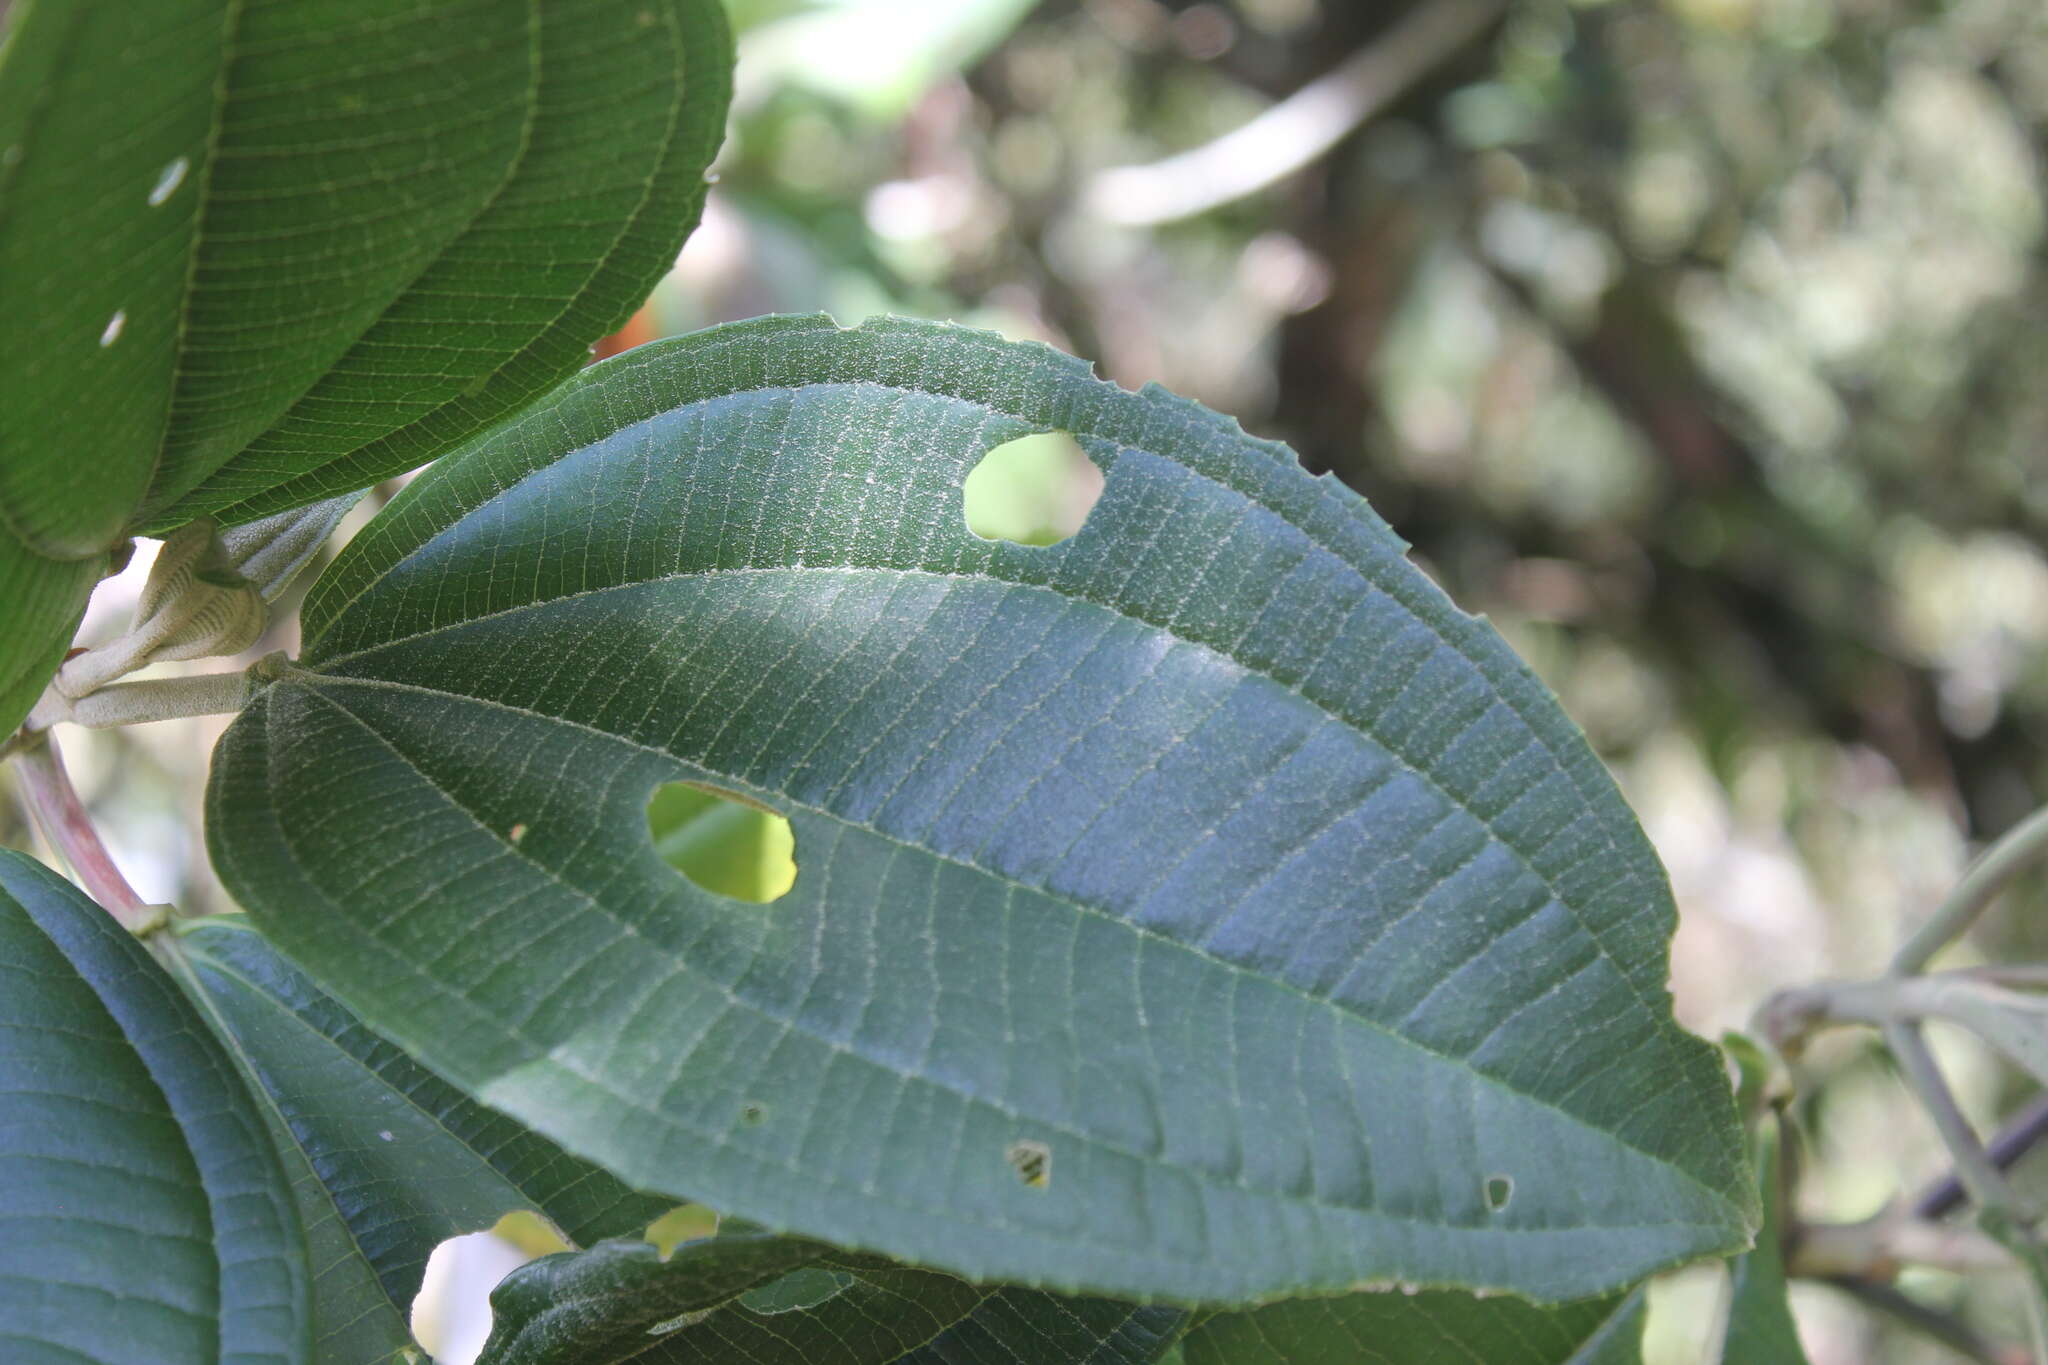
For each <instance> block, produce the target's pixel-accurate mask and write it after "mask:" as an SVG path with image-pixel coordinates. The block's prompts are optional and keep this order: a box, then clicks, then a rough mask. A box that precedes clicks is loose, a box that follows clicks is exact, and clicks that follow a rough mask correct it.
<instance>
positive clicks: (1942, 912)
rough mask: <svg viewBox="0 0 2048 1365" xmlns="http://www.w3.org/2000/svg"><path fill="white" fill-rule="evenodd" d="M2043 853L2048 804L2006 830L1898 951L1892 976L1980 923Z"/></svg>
mask: <svg viewBox="0 0 2048 1365" xmlns="http://www.w3.org/2000/svg"><path fill="white" fill-rule="evenodd" d="M2044 853H2048V806H2044V807H2043V808H2041V809H2040V810H2037V811H2035V812H2034V813H2033V814H2032V815H2029V816H2028V817H2027V818H2026V819H2024V820H2022V821H2020V822H2019V823H2018V824H2017V825H2014V826H2013V827H2012V828H2011V829H2009V830H2007V831H2006V832H2005V833H2004V835H2002V836H2001V837H2000V838H1999V839H1998V841H1997V842H1996V843H1994V844H1992V845H1991V847H1990V848H1989V849H1987V850H1985V852H1984V855H1983V856H1982V857H1981V858H1979V859H1977V861H1976V862H1975V863H1973V864H1971V866H1970V869H1969V871H1967V872H1965V873H1964V874H1963V879H1962V880H1961V881H1959V882H1957V883H1956V888H1955V890H1953V891H1951V892H1949V893H1948V897H1947V899H1945V900H1944V901H1942V903H1941V905H1940V907H1939V908H1937V909H1936V910H1935V912H1934V914H1933V916H1932V917H1931V918H1930V919H1929V920H1928V921H1927V923H1925V924H1923V925H1921V926H1920V928H1919V930H1918V931H1917V932H1915V933H1914V935H1913V936H1912V937H1911V938H1910V939H1908V940H1906V945H1905V946H1904V947H1903V948H1901V949H1899V951H1898V955H1897V956H1896V957H1894V958H1893V959H1892V967H1891V970H1892V975H1894V976H1906V975H1909V974H1911V973H1913V972H1917V971H1919V970H1920V969H1921V968H1923V967H1925V966H1926V965H1927V964H1928V962H1929V961H1931V960H1932V959H1933V957H1934V955H1935V954H1936V953H1938V952H1940V951H1941V950H1942V949H1943V948H1946V947H1947V946H1948V945H1949V944H1951V943H1953V942H1954V941H1955V940H1956V939H1957V938H1958V937H1960V936H1961V935H1962V933H1963V932H1964V931H1965V930H1966V929H1968V928H1969V927H1970V926H1971V925H1972V924H1974V923H1975V922H1976V920H1977V916H1979V915H1981V914H1983V913H1984V909H1985V907H1986V906H1988V905H1990V904H1991V902H1992V901H1994V900H1996V899H1997V898H1998V893H1999V892H2000V891H2003V890H2004V889H2005V884H2006V883H2007V882H2009V881H2011V880H2012V878H2013V876H2014V875H2015V874H2016V873H2018V872H2019V871H2020V870H2021V869H2022V868H2024V867H2025V866H2026V865H2027V864H2028V863H2030V862H2032V861H2033V860H2034V859H2035V858H2038V857H2040V856H2041V855H2042V854H2044Z"/></svg>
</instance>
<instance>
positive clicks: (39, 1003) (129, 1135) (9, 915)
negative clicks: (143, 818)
mask: <svg viewBox="0 0 2048 1365" xmlns="http://www.w3.org/2000/svg"><path fill="white" fill-rule="evenodd" d="M0 976H4V978H5V981H6V984H5V988H4V989H0V1035H4V1036H5V1039H6V1046H5V1047H4V1048H0V1222H4V1223H5V1224H6V1227H7V1238H6V1241H5V1244H4V1246H0V1359H5V1360H7V1361H9V1362H10V1365H80V1363H81V1362H94V1363H95V1365H137V1362H142V1361H147V1362H150V1365H225V1363H226V1362H234V1363H235V1365H288V1363H292V1362H305V1361H307V1360H309V1358H310V1357H309V1356H308V1353H307V1340H306V1336H307V1332H306V1324H307V1312H306V1309H307V1292H308V1291H307V1280H308V1271H307V1266H306V1263H305V1253H304V1246H303V1243H302V1242H301V1239H300V1230H299V1225H298V1218H297V1214H296V1212H295V1210H294V1208H293V1204H292V1196H291V1190H290V1187H289V1186H288V1184H287V1183H286V1177H285V1173H284V1171H283V1169H282V1168H281V1167H280V1165H279V1163H278V1159H277V1154H276V1152H275V1151H274V1150H273V1149H272V1147H271V1144H270V1140H269V1137H268V1135H267V1134H266V1132H265V1131H264V1124H263V1119H262V1117H261V1116H260V1115H259V1114H258V1113H257V1111H256V1108H255V1105H254V1103H253V1101H252V1100H251V1097H250V1096H249V1094H248V1092H247V1091H246V1090H245V1089H244V1088H243V1086H242V1082H241V1078H240V1077H239V1075H238V1074H237V1073H236V1070H235V1067H234V1065H233V1063H232V1062H231V1061H230V1060H229V1059H228V1058H227V1056H226V1055H225V1054H224V1053H223V1052H222V1050H221V1048H220V1046H219V1044H218V1043H216V1042H215V1041H214V1039H213V1036H212V1034H211V1033H209V1032H208V1031H207V1029H206V1027H205V1025H204V1024H203V1023H201V1021H200V1019H199V1018H198V1016H197V1015H196V1014H195V1013H194V1011H193V1008H192V1005H191V1002H190V1001H188V1000H187V999H186V998H185V996H184V994H183V993H182V992H181V991H180V990H179V989H178V987H177V985H176V983H175V982H173V981H172V980H171V978H170V977H169V976H168V975H167V974H166V973H165V971H164V969H163V968H162V967H160V966H158V965H157V963H156V962H155V961H154V960H153V959H152V958H151V957H150V955H149V953H148V951H147V950H146V949H145V948H143V947H142V945H141V944H140V943H138V942H137V941H136V940H135V939H134V938H133V937H131V936H130V935H129V934H128V932H127V931H126V930H124V929H122V928H121V927H120V926H119V925H117V924H116V923H115V922H114V921H113V919H112V918H110V917H109V916H108V915H107V913H106V912H105V911H103V910H101V909H100V908H99V907H98V906H96V905H94V904H93V903H92V902H91V901H89V900H87V899H86V898H85V896H84V895H82V894H81V893H80V892H79V891H78V890H76V889H75V888H74V887H72V886H71V884H70V883H69V882H66V881H64V880H63V879H62V878H60V877H58V876H57V875H56V874H55V873H53V872H51V871H50V870H48V869H47V868H45V867H43V866H42V865H41V864H40V863H37V862H35V861H34V860H33V859H31V858H28V857H27V856H25V855H23V854H20V853H16V852H14V851H12V850H7V849H0Z"/></svg>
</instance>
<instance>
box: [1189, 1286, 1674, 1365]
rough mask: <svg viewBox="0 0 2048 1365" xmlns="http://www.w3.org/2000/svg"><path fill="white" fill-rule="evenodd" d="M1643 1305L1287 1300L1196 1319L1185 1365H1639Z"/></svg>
mask: <svg viewBox="0 0 2048 1365" xmlns="http://www.w3.org/2000/svg"><path fill="white" fill-rule="evenodd" d="M1643 1309H1644V1299H1643V1294H1642V1291H1641V1290H1637V1291H1636V1292H1635V1293H1632V1294H1626V1295H1614V1296H1611V1297H1608V1298H1603V1299H1593V1300H1584V1301H1581V1302H1578V1303H1568V1304H1564V1305H1562V1306H1560V1307H1556V1308H1539V1307H1536V1306H1535V1305H1533V1304H1527V1303H1522V1302H1519V1301H1517V1300H1514V1299H1499V1298H1495V1299H1475V1298H1473V1297H1472V1296H1471V1295H1469V1294H1457V1293H1446V1292H1441V1291H1439V1292H1434V1293H1424V1294H1413V1295H1409V1294H1394V1293H1378V1294H1346V1295H1342V1296H1340V1297H1337V1298H1329V1299H1288V1300H1285V1301H1284V1302H1281V1303H1275V1304H1269V1305H1267V1306H1266V1307H1264V1308H1254V1309H1252V1310H1250V1311H1248V1312H1243V1313H1218V1314H1213V1315H1211V1316H1208V1317H1204V1318H1201V1319H1199V1320H1198V1321H1197V1322H1196V1323H1195V1325H1194V1327H1193V1328H1192V1329H1191V1330H1190V1331H1189V1332H1188V1334H1187V1336H1186V1338H1185V1339H1184V1340H1183V1341H1182V1342H1181V1352H1182V1358H1183V1360H1184V1362H1185V1365H1300V1362H1304V1361H1345V1362H1355V1365H1411V1362H1414V1361H1425V1360H1464V1361H1484V1362H1485V1365H1642V1358H1643V1354H1642V1342H1643Z"/></svg>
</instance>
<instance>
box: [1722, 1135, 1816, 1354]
mask: <svg viewBox="0 0 2048 1365" xmlns="http://www.w3.org/2000/svg"><path fill="white" fill-rule="evenodd" d="M1783 1141H1784V1137H1783V1133H1782V1131H1781V1125H1780V1120H1779V1119H1778V1118H1777V1116H1776V1115H1767V1116H1765V1117H1764V1118H1763V1119H1762V1121H1761V1122H1760V1123H1759V1125H1758V1128H1757V1135H1756V1143H1755V1146H1756V1169H1757V1184H1758V1187H1759V1188H1760V1189H1761V1190H1762V1192H1763V1200H1764V1222H1763V1227H1762V1228H1761V1229H1759V1230H1758V1232H1757V1236H1756V1247H1755V1249H1754V1250H1752V1251H1750V1252H1748V1253H1747V1254H1745V1255H1742V1256H1738V1257H1736V1258H1735V1260H1734V1262H1733V1263H1732V1265H1731V1267H1730V1273H1731V1281H1732V1286H1731V1293H1730V1295H1729V1306H1728V1331H1727V1333H1726V1335H1725V1336H1724V1337H1723V1338H1722V1344H1721V1359H1722V1360H1723V1361H1724V1362H1726V1365H1807V1362H1806V1351H1805V1348H1804V1347H1802V1346H1801V1345H1800V1344H1799V1328H1798V1326H1797V1324H1796V1323H1794V1322H1793V1320H1792V1305H1791V1303H1790V1302H1789V1301H1788V1300H1787V1299H1786V1297H1785V1288H1786V1279H1785V1248H1784V1236H1785V1209H1784V1184H1783V1180H1782V1177H1781V1176H1780V1169H1781V1167H1782V1164H1783V1162H1784V1155H1783V1152H1782V1151H1781V1147H1782V1144H1783Z"/></svg>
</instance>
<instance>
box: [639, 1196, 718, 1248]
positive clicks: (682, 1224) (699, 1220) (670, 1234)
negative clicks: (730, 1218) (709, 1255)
mask: <svg viewBox="0 0 2048 1365" xmlns="http://www.w3.org/2000/svg"><path fill="white" fill-rule="evenodd" d="M640 1235H641V1236H642V1237H644V1238H646V1239H647V1241H649V1242H651V1243H653V1245H654V1249H655V1250H656V1251H659V1252H660V1253H661V1259H662V1260H664V1261H666V1260H667V1259H668V1258H669V1257H671V1256H673V1255H675V1254H676V1248H677V1247H679V1246H681V1245H682V1244H683V1243H685V1242H695V1241H701V1240H702V1239H703V1238H706V1237H715V1236H717V1235H718V1214H717V1213H716V1211H714V1210H712V1209H709V1208H706V1207H705V1206H704V1205H702V1204H679V1205H677V1206H676V1207H675V1208H672V1209H670V1210H669V1211H668V1212H667V1213H664V1214H663V1215H661V1217H659V1218H657V1219H655V1220H654V1221H653V1222H651V1223H649V1224H648V1225H647V1230H646V1231H644V1232H642V1233H641V1234H640Z"/></svg>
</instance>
